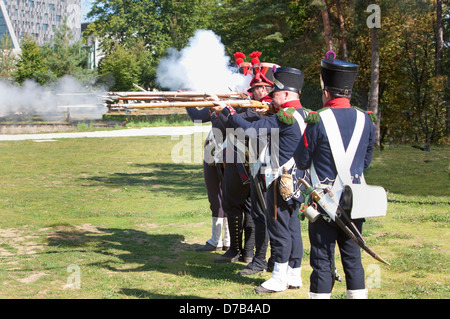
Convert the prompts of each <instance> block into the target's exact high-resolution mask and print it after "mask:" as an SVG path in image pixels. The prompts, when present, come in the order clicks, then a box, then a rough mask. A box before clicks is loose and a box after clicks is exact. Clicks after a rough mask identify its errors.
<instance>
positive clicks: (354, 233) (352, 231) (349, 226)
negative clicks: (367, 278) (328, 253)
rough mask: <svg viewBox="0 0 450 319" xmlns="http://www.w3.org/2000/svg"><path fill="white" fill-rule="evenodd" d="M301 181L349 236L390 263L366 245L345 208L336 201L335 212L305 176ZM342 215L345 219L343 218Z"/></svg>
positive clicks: (368, 251)
mask: <svg viewBox="0 0 450 319" xmlns="http://www.w3.org/2000/svg"><path fill="white" fill-rule="evenodd" d="M299 181H300V182H301V183H302V184H303V185H304V186H305V187H306V192H308V193H309V194H310V195H311V197H312V199H313V201H314V202H316V203H317V204H319V205H320V206H321V207H322V208H323V209H324V211H325V212H326V213H327V214H328V216H330V217H331V219H332V220H334V221H335V222H336V224H337V225H338V227H339V228H341V229H342V230H343V231H344V232H345V234H347V236H349V237H350V238H351V239H352V240H353V241H354V242H355V243H356V244H357V245H358V246H359V247H361V248H362V249H363V250H364V251H366V252H367V253H368V254H369V255H370V256H372V257H373V258H375V259H376V260H378V261H379V262H382V263H383V264H386V265H389V266H390V263H388V262H387V261H385V260H384V259H383V258H381V257H380V256H378V254H377V253H375V252H374V251H373V250H372V249H370V248H369V247H368V246H367V245H366V241H365V240H364V238H363V237H362V235H361V233H360V232H359V231H358V229H357V228H356V227H355V225H354V224H353V222H352V221H351V220H350V218H349V217H348V216H347V214H346V213H345V211H344V209H343V208H342V207H341V206H340V205H339V204H336V203H335V202H334V203H333V204H334V205H333V207H334V206H337V211H336V214H334V213H333V212H332V211H330V209H327V208H328V207H327V204H328V203H326V202H324V197H322V195H321V194H320V193H319V192H318V191H317V190H316V189H314V188H313V187H312V186H311V185H309V183H308V182H307V181H306V180H304V179H303V178H299ZM341 217H342V218H343V219H344V220H342V219H341Z"/></svg>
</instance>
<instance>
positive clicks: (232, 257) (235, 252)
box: [214, 215, 243, 263]
mask: <svg viewBox="0 0 450 319" xmlns="http://www.w3.org/2000/svg"><path fill="white" fill-rule="evenodd" d="M227 218H228V230H229V231H230V248H229V249H228V250H227V251H226V253H225V254H223V255H222V256H219V257H217V258H216V259H214V262H216V263H234V262H237V261H238V260H239V257H240V255H241V251H242V221H243V216H242V215H239V216H231V217H230V216H229V217H227Z"/></svg>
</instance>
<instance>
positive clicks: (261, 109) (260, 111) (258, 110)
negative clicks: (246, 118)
mask: <svg viewBox="0 0 450 319" xmlns="http://www.w3.org/2000/svg"><path fill="white" fill-rule="evenodd" d="M253 110H254V111H255V112H256V113H258V114H263V115H264V114H266V113H267V112H268V111H269V109H268V108H266V107H255V108H253Z"/></svg>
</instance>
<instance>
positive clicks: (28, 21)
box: [0, 0, 81, 45]
mask: <svg viewBox="0 0 450 319" xmlns="http://www.w3.org/2000/svg"><path fill="white" fill-rule="evenodd" d="M0 2H2V5H4V6H2V11H1V12H2V13H3V14H2V15H0V36H1V35H2V34H1V32H4V30H2V24H1V23H2V19H1V18H2V16H3V18H5V12H3V11H4V10H3V7H5V8H6V11H7V15H8V17H9V21H10V24H11V27H12V30H13V32H14V35H15V37H16V39H17V40H18V41H19V42H20V40H21V39H22V38H23V37H24V36H26V35H28V36H32V37H33V38H34V39H35V41H36V43H37V44H38V45H43V44H44V43H46V42H52V41H53V40H54V37H55V31H56V30H57V28H58V27H59V26H60V25H61V24H63V23H64V19H65V18H67V25H68V26H69V28H70V29H71V30H72V35H73V39H72V41H74V42H75V41H78V40H79V39H80V38H81V0H0ZM4 20H8V18H6V19H4ZM3 29H6V28H3ZM8 30H10V28H8ZM10 32H11V31H10Z"/></svg>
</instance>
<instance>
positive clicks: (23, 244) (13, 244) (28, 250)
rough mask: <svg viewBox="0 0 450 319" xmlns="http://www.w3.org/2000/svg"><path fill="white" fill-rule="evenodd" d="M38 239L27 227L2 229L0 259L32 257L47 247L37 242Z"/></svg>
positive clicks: (0, 233)
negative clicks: (19, 256) (20, 256)
mask: <svg viewBox="0 0 450 319" xmlns="http://www.w3.org/2000/svg"><path fill="white" fill-rule="evenodd" d="M38 237H39V235H36V234H31V233H30V230H28V229H26V227H25V228H24V229H17V228H8V229H0V257H12V256H16V255H32V254H36V253H37V252H39V251H42V250H43V249H44V248H45V245H44V244H41V243H38V242H37V239H38Z"/></svg>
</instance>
